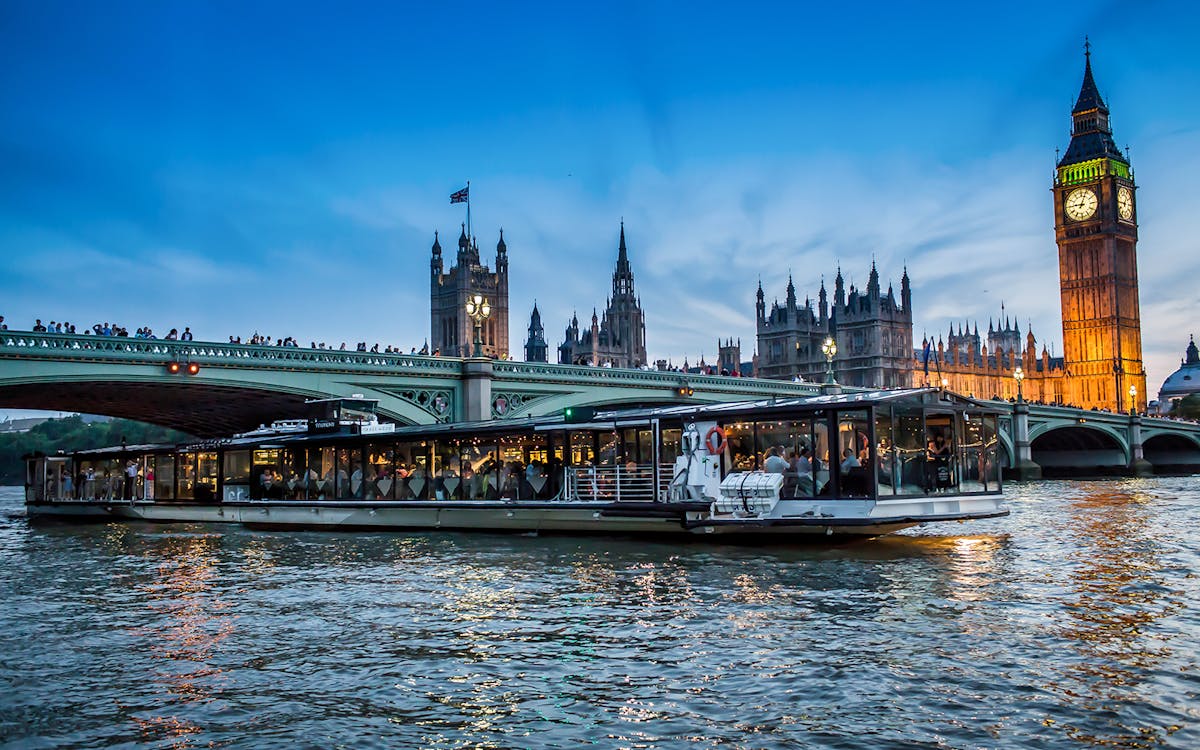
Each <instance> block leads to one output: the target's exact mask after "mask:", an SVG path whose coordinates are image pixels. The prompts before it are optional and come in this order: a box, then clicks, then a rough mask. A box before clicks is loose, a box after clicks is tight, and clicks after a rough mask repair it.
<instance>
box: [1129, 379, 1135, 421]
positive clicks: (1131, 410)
mask: <svg viewBox="0 0 1200 750" xmlns="http://www.w3.org/2000/svg"><path fill="white" fill-rule="evenodd" d="M1129 413H1130V414H1136V413H1137V386H1136V385H1131V386H1129Z"/></svg>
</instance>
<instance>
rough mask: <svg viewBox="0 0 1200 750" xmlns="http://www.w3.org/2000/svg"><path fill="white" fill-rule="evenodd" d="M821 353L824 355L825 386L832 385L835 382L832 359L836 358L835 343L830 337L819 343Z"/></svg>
mask: <svg viewBox="0 0 1200 750" xmlns="http://www.w3.org/2000/svg"><path fill="white" fill-rule="evenodd" d="M821 353H822V354H824V355H825V384H826V385H834V384H835V383H837V381H836V380H835V379H834V377H833V358H834V357H836V356H837V342H836V341H834V340H833V337H832V336H826V337H825V341H823V342H822V343H821Z"/></svg>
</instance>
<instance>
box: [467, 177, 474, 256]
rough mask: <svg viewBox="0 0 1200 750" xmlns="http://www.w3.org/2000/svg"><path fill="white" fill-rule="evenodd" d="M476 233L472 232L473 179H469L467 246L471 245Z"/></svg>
mask: <svg viewBox="0 0 1200 750" xmlns="http://www.w3.org/2000/svg"><path fill="white" fill-rule="evenodd" d="M474 238H475V235H474V234H472V233H471V181H470V180H467V247H470V246H471V243H472V242H473V241H474Z"/></svg>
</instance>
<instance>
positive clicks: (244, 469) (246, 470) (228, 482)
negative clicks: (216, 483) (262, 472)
mask: <svg viewBox="0 0 1200 750" xmlns="http://www.w3.org/2000/svg"><path fill="white" fill-rule="evenodd" d="M222 464H223V466H222V469H223V474H224V480H225V490H224V492H225V496H224V497H225V500H229V501H243V500H247V499H249V498H250V451H248V450H244V451H226V452H225V455H224V457H223V458H222Z"/></svg>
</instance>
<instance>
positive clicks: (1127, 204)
mask: <svg viewBox="0 0 1200 750" xmlns="http://www.w3.org/2000/svg"><path fill="white" fill-rule="evenodd" d="M1117 214H1119V215H1120V217H1121V218H1122V219H1124V220H1125V221H1132V220H1133V191H1132V190H1130V189H1129V188H1127V187H1123V188H1120V189H1119V190H1117Z"/></svg>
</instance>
